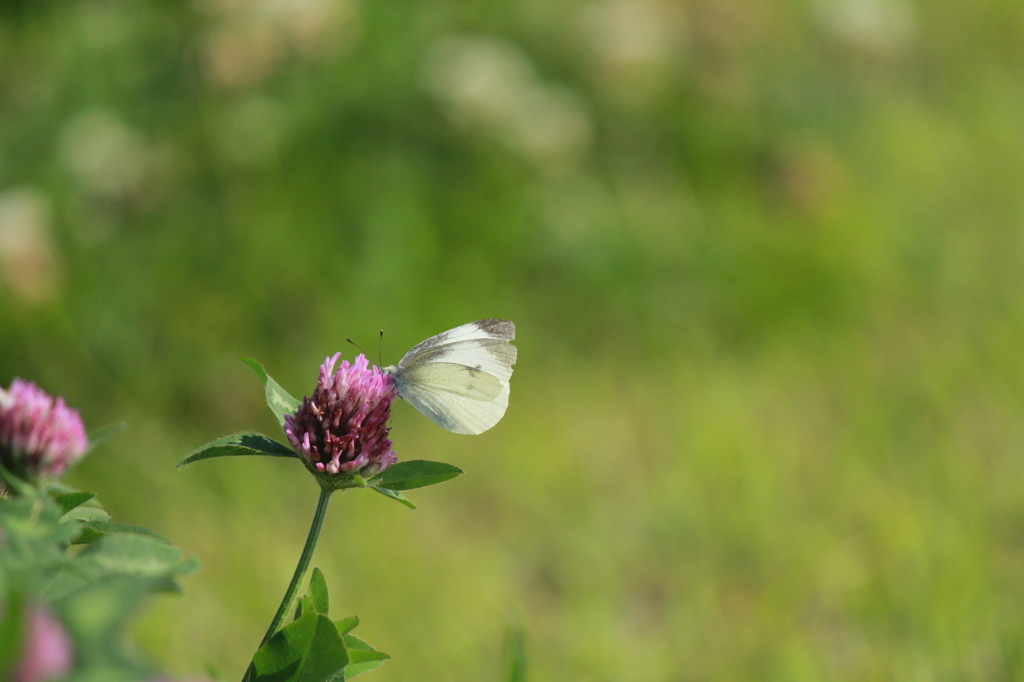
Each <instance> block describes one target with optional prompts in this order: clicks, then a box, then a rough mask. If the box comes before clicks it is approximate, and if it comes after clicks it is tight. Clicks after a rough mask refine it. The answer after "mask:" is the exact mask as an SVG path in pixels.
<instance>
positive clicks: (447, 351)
mask: <svg viewBox="0 0 1024 682" xmlns="http://www.w3.org/2000/svg"><path fill="white" fill-rule="evenodd" d="M515 335H516V326H515V324H513V323H512V322H510V321H508V320H496V319H489V320H478V321H476V322H470V323H469V324H464V325H462V326H460V327H455V328H454V329H449V330H448V331H446V332H441V333H440V334H437V335H436V336H431V337H430V338H429V339H427V340H425V341H422V342H421V343H418V344H416V345H415V346H414V347H413V348H412V350H410V351H409V352H408V353H406V354H405V355H404V356H403V357H402V359H401V360H399V362H398V364H397V365H394V366H391V367H385V368H384V371H385V372H387V373H388V374H390V375H391V376H392V378H393V380H394V384H395V390H396V391H397V392H398V395H399V396H400V397H401V398H403V399H405V400H406V401H408V402H409V403H411V404H412V406H413V407H415V408H416V409H417V410H419V411H420V412H422V413H423V414H424V415H426V416H427V417H428V418H429V419H430V420H431V421H433V422H434V423H435V424H437V425H438V426H440V427H442V428H444V429H447V430H449V431H452V432H453V433H465V434H477V433H483V432H484V431H486V430H487V429H489V428H491V427H492V426H494V425H495V424H497V423H498V421H499V420H500V419H501V417H502V416H503V415H504V414H505V409H506V408H507V407H508V394H509V383H508V382H509V378H510V377H511V376H512V366H513V365H514V364H515V362H516V353H517V352H516V347H515V346H514V345H512V344H511V343H509V342H510V341H512V339H514V338H515Z"/></svg>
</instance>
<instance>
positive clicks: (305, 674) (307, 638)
mask: <svg viewBox="0 0 1024 682" xmlns="http://www.w3.org/2000/svg"><path fill="white" fill-rule="evenodd" d="M252 664H253V668H254V669H255V673H256V678H255V679H256V682H268V681H269V680H275V681H279V682H323V681H324V680H327V679H331V678H335V677H336V676H337V675H338V674H339V673H342V672H343V671H344V669H345V666H346V665H348V650H347V649H346V648H345V643H344V641H343V640H342V638H341V636H340V635H339V634H338V631H337V630H336V629H335V627H334V624H333V623H331V621H330V620H329V619H328V618H327V617H326V616H323V615H321V614H319V613H316V612H314V611H307V612H306V613H304V614H303V615H302V617H301V618H299V619H298V620H296V621H294V622H293V623H291V624H290V625H288V626H287V627H285V628H283V629H282V630H281V631H280V632H278V633H277V634H276V635H274V636H273V637H271V638H270V641H269V642H267V643H266V644H265V645H264V646H263V647H261V648H260V650H259V651H257V652H256V655H255V656H253V659H252ZM341 679H344V678H341Z"/></svg>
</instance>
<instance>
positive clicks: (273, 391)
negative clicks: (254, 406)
mask: <svg viewBox="0 0 1024 682" xmlns="http://www.w3.org/2000/svg"><path fill="white" fill-rule="evenodd" d="M242 362H244V363H245V364H246V365H248V366H249V367H250V368H251V369H252V371H254V372H256V376H258V377H259V378H260V381H262V382H263V388H264V390H265V392H266V396H267V406H268V407H270V411H271V412H273V413H274V416H275V417H277V421H278V423H279V424H280V425H281V426H284V416H285V415H286V414H292V413H294V412H295V410H297V409H298V408H299V405H300V404H301V403H300V401H298V400H296V399H295V398H293V397H292V396H291V395H289V393H288V391H286V390H284V389H283V388H281V385H280V384H278V383H277V382H276V381H274V380H273V379H272V378H271V377H270V375H269V374H267V370H265V369H263V365H261V364H260V363H259V362H257V361H256V360H253V359H252V358H242Z"/></svg>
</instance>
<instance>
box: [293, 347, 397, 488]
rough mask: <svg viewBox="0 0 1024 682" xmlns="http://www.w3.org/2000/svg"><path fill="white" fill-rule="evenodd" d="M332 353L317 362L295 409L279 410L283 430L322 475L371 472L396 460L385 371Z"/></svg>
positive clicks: (391, 394) (359, 359)
mask: <svg viewBox="0 0 1024 682" xmlns="http://www.w3.org/2000/svg"><path fill="white" fill-rule="evenodd" d="M340 357H341V353H335V354H334V355H333V356H332V357H329V358H327V359H326V360H324V364H323V365H321V366H320V378H319V380H318V381H317V384H316V390H314V391H313V395H312V397H308V396H307V397H306V398H304V399H303V401H302V405H300V406H299V408H298V409H297V410H296V411H295V414H288V415H285V418H284V430H285V433H286V434H287V436H288V440H289V442H290V443H291V444H292V447H294V448H295V449H296V450H297V451H298V452H299V454H300V455H302V457H303V458H304V459H305V460H306V462H307V463H308V464H309V466H310V467H312V468H313V469H314V470H315V471H316V472H318V473H322V474H330V475H339V476H354V475H356V474H359V475H361V476H364V477H365V476H374V475H376V474H378V473H380V472H382V471H384V470H385V469H387V468H388V467H389V466H391V465H392V464H394V463H395V462H397V461H398V457H397V456H396V455H395V452H394V450H392V449H391V440H390V439H389V438H388V433H389V432H390V431H391V427H390V426H388V419H389V418H390V417H391V401H392V400H394V399H395V395H396V393H395V388H394V385H393V382H392V378H391V375H390V374H387V373H386V372H383V371H382V370H381V369H380V368H378V367H376V366H374V367H373V368H372V369H371V368H370V367H369V364H370V363H369V361H367V359H366V356H365V355H363V354H360V355H359V356H358V357H356V359H355V362H353V363H352V364H349V363H348V361H346V360H343V361H342V362H341V364H340V365H339V366H338V369H337V370H335V369H334V367H335V365H336V364H337V362H338V359H339V358H340Z"/></svg>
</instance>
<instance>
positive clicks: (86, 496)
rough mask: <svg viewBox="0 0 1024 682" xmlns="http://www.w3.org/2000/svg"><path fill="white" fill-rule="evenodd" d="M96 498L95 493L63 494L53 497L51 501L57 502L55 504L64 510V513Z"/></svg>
mask: <svg viewBox="0 0 1024 682" xmlns="http://www.w3.org/2000/svg"><path fill="white" fill-rule="evenodd" d="M94 497H96V495H95V493H86V492H81V493H64V494H62V495H54V496H53V499H54V500H56V501H57V504H59V505H60V506H62V507H63V508H64V513H65V514H66V513H67V512H69V511H71V510H72V509H74V508H75V507H78V506H80V505H82V504H85V503H86V502H88V501H89V500H91V499H92V498H94Z"/></svg>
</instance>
